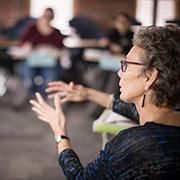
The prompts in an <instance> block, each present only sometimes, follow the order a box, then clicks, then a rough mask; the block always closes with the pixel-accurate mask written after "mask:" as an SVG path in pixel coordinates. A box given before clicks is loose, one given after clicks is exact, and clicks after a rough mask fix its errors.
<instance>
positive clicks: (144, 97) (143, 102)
mask: <svg viewBox="0 0 180 180" xmlns="http://www.w3.org/2000/svg"><path fill="white" fill-rule="evenodd" d="M145 99H146V94H144V96H143V100H142V104H141V107H142V108H143V107H144V104H145Z"/></svg>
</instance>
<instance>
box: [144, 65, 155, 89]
mask: <svg viewBox="0 0 180 180" xmlns="http://www.w3.org/2000/svg"><path fill="white" fill-rule="evenodd" d="M157 76H158V71H157V69H156V68H153V69H152V70H150V71H148V72H147V73H146V77H145V79H146V82H145V91H147V90H149V89H150V88H151V87H152V86H153V84H154V83H155V82H156V79H157Z"/></svg>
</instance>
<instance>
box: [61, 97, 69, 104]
mask: <svg viewBox="0 0 180 180" xmlns="http://www.w3.org/2000/svg"><path fill="white" fill-rule="evenodd" d="M68 101H69V100H68V98H67V97H64V98H63V99H61V104H64V103H66V102H68Z"/></svg>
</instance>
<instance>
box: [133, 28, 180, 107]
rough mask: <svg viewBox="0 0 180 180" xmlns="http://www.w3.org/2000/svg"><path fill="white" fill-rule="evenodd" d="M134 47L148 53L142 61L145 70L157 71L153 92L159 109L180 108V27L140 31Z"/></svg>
mask: <svg viewBox="0 0 180 180" xmlns="http://www.w3.org/2000/svg"><path fill="white" fill-rule="evenodd" d="M133 44H134V45H136V46H138V47H141V48H143V49H144V50H145V53H144V54H143V55H142V59H141V61H142V62H143V63H144V64H145V71H146V70H152V68H156V69H157V70H158V77H157V80H156V82H155V83H154V85H153V86H152V90H153V91H154V93H155V97H156V98H155V102H154V103H155V105H156V106H157V107H163V106H167V107H171V108H177V107H179V106H180V28H178V27H176V26H174V25H167V26H164V27H162V26H159V27H157V26H149V27H143V28H141V29H140V30H139V31H138V32H137V33H136V34H135V35H134V38H133Z"/></svg>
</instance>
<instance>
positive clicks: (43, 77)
mask: <svg viewBox="0 0 180 180" xmlns="http://www.w3.org/2000/svg"><path fill="white" fill-rule="evenodd" d="M53 18H54V11H53V9H51V8H46V9H45V11H44V13H43V15H42V16H41V17H40V18H39V19H38V20H37V22H36V23H32V24H31V25H30V26H29V27H28V28H27V29H26V30H25V31H24V33H23V34H22V36H21V38H20V41H21V47H22V48H23V49H24V52H23V55H27V57H26V61H24V62H22V66H21V76H22V79H23V81H24V85H25V87H26V88H27V89H28V90H30V92H31V93H33V92H35V91H39V92H41V93H43V92H44V91H43V90H44V88H45V87H46V86H47V84H48V82H50V81H54V80H57V78H58V76H57V74H58V71H59V68H60V66H59V64H58V61H57V59H58V53H57V52H58V51H59V50H60V49H62V47H63V42H62V41H63V35H62V34H61V32H60V31H59V30H58V29H56V28H54V27H52V26H51V21H52V20H53ZM21 55H22V54H21ZM43 95H45V94H43Z"/></svg>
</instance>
